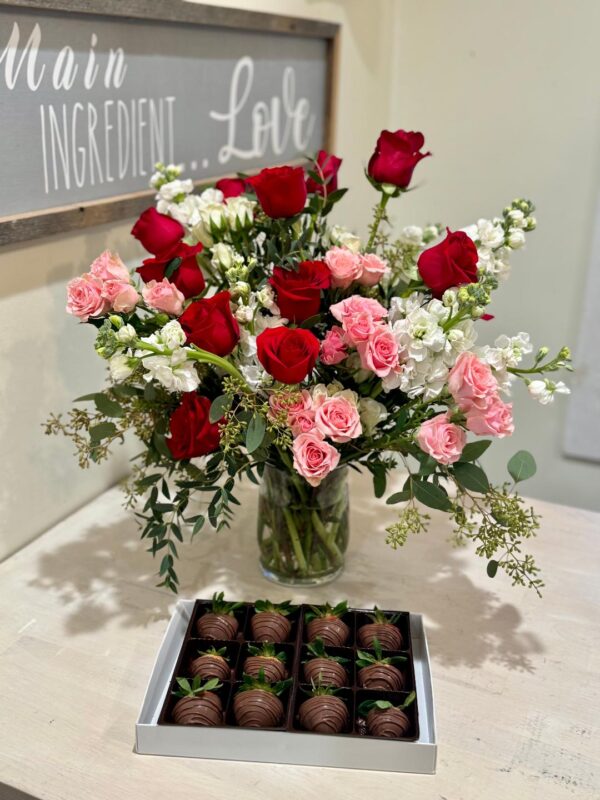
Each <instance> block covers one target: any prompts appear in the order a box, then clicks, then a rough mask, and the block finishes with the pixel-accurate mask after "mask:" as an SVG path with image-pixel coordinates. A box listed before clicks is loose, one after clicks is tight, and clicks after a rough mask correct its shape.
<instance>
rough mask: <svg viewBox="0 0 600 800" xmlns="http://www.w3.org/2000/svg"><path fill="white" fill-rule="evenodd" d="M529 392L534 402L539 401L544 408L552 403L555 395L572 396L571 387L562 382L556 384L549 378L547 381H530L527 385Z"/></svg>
mask: <svg viewBox="0 0 600 800" xmlns="http://www.w3.org/2000/svg"><path fill="white" fill-rule="evenodd" d="M527 391H528V392H529V394H530V395H531V397H533V399H534V400H537V401H538V403H541V404H542V405H543V406H546V405H548V403H552V402H553V401H554V395H555V394H571V390H570V389H569V387H568V386H567V385H566V384H564V383H563V382H562V381H558V382H557V383H554V381H551V380H548V379H547V378H546V379H545V380H535V381H530V382H529V383H528V384H527Z"/></svg>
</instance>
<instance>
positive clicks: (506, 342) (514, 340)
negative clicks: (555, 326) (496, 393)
mask: <svg viewBox="0 0 600 800" xmlns="http://www.w3.org/2000/svg"><path fill="white" fill-rule="evenodd" d="M532 350H533V346H532V344H531V340H530V338H529V334H528V333H524V332H521V333H518V334H517V335H516V336H506V334H502V335H501V336H498V338H497V339H496V341H495V342H494V347H490V346H489V345H485V346H484V347H481V348H480V349H479V351H478V352H477V355H478V356H479V358H481V359H483V361H486V362H487V363H488V364H489V365H490V367H491V368H492V369H493V370H494V373H495V374H494V377H495V378H496V380H497V381H498V386H499V388H500V389H501V390H502V391H503V392H505V393H508V392H510V385H511V383H512V382H513V380H514V377H513V375H511V373H510V372H508V369H509V367H513V368H514V367H517V366H518V365H519V364H520V363H521V361H522V360H523V356H525V355H527V354H528V353H531V351H532Z"/></svg>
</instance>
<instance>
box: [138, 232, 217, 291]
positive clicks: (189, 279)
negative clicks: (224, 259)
mask: <svg viewBox="0 0 600 800" xmlns="http://www.w3.org/2000/svg"><path fill="white" fill-rule="evenodd" d="M201 251H202V245H201V244H200V243H198V244H195V245H194V246H193V247H192V246H190V245H189V244H185V242H179V243H178V244H177V245H176V246H175V247H173V248H172V249H171V250H168V251H166V252H164V253H162V254H161V255H158V256H156V258H147V259H146V260H145V261H144V265H143V266H142V267H138V268H137V269H136V272H137V273H139V275H140V276H141V278H142V280H143V281H144V283H148V282H149V281H162V279H163V278H164V277H165V270H166V268H167V265H168V264H169V263H170V262H171V261H172V260H173V259H174V258H180V259H181V264H180V265H179V266H178V267H177V269H176V270H175V272H173V274H172V275H171V277H170V278H169V280H170V281H171V283H174V284H175V286H176V287H177V288H178V289H179V291H180V292H181V293H182V294H183V296H184V297H194V296H195V295H197V294H200V292H202V291H203V289H204V287H205V285H206V284H205V282H204V275H203V274H202V270H201V269H200V267H199V266H198V261H197V260H196V256H197V254H198V253H200V252H201Z"/></svg>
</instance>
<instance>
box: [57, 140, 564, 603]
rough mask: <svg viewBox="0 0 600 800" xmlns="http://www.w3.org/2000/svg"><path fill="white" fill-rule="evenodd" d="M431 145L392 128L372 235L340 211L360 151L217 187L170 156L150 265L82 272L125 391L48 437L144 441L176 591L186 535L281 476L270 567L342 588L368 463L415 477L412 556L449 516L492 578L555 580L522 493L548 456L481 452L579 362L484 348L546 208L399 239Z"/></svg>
mask: <svg viewBox="0 0 600 800" xmlns="http://www.w3.org/2000/svg"><path fill="white" fill-rule="evenodd" d="M423 145H424V139H423V136H422V134H420V133H412V132H405V131H401V130H400V131H396V132H391V131H383V132H382V133H381V135H380V137H379V139H378V142H377V145H376V148H375V151H374V153H373V155H372V156H371V158H370V160H369V163H368V168H367V170H366V177H367V180H368V181H369V183H370V184H371V186H372V188H373V190H374V191H375V192H376V193H377V195H378V200H377V202H376V204H375V208H374V213H373V218H372V222H371V224H370V227H369V235H368V240H367V241H361V240H360V239H359V238H358V236H356V235H354V234H353V233H351V232H349V231H348V230H346V229H344V228H342V227H340V226H338V225H334V226H331V225H330V224H329V222H328V220H329V214H330V212H331V211H332V209H333V208H334V206H335V205H336V204H337V203H338V202H339V201H340V200H341V199H342V197H343V195H344V194H345V192H346V189H342V188H338V170H339V168H340V164H341V160H340V159H339V158H336V157H335V156H333V155H330V154H327V153H325V152H324V151H321V152H319V153H318V155H317V157H316V158H315V159H314V161H313V162H312V163H310V164H309V165H308V166H283V167H276V168H273V169H263V170H262V171H261V172H260V173H259V174H257V175H254V176H247V175H239V176H238V177H235V178H229V179H224V180H221V181H218V182H217V183H216V185H215V186H214V187H211V188H208V189H205V190H204V191H203V192H202V193H201V194H199V195H198V194H194V192H193V188H194V187H193V184H192V181H191V180H184V179H182V178H181V176H180V172H181V171H180V169H179V168H177V167H175V166H173V165H169V166H165V165H163V164H159V165H157V168H156V170H157V171H156V173H155V174H154V175H153V177H152V181H151V184H152V186H153V187H154V188H155V189H156V191H157V195H156V207H152V208H149V209H148V210H146V211H145V212H144V213H143V214H142V215H141V217H140V218H139V219H138V221H137V222H136V223H135V225H134V227H133V230H132V234H133V236H134V237H136V239H138V240H139V241H140V242H141V244H142V245H143V247H144V248H145V249H146V250H147V251H148V254H149V255H148V258H146V259H145V260H144V261H143V263H142V264H141V265H140V266H139V267H137V269H136V270H135V273H134V274H130V272H129V270H128V269H127V268H126V267H125V266H124V264H123V262H122V261H121V259H120V258H119V256H118V255H116V254H113V253H110V252H104V253H102V254H101V255H100V256H99V257H98V258H97V259H96V260H95V261H94V262H93V264H92V265H91V267H90V270H89V272H87V273H86V274H84V275H82V276H81V277H78V278H75V279H74V280H72V281H71V282H70V283H69V285H68V303H67V311H68V312H69V313H70V314H72V315H74V316H75V317H77V318H78V319H79V320H80V321H81V322H84V323H87V324H89V325H93V326H95V328H96V329H97V335H96V340H95V350H96V353H97V354H98V355H99V356H100V357H101V358H103V359H106V362H107V366H108V383H107V385H106V386H105V387H104V388H103V389H102V390H101V391H98V392H95V393H93V394H90V395H86V396H85V397H80V398H78V399H77V401H76V402H77V403H87V404H88V405H87V406H85V407H81V406H79V405H78V406H77V407H76V408H75V409H73V410H71V411H70V412H69V414H68V417H67V418H66V419H65V418H63V417H62V416H60V415H59V416H56V415H53V416H51V417H50V418H49V420H48V421H47V423H46V430H47V432H48V433H58V432H63V433H65V434H66V435H67V436H69V437H70V438H71V439H72V440H73V442H74V444H75V446H76V449H77V452H78V455H79V462H80V464H81V466H82V467H87V466H88V464H89V463H90V461H93V462H100V461H102V460H104V459H105V458H107V456H108V455H109V452H110V449H111V446H112V445H113V444H114V443H115V442H121V441H123V438H124V435H125V433H126V432H127V431H128V430H132V431H133V432H134V433H135V435H136V436H137V438H138V439H139V440H140V442H141V443H142V445H143V449H142V452H141V453H140V455H139V456H138V457H137V459H135V460H134V464H135V466H134V469H133V474H132V476H131V479H130V481H129V484H128V490H127V491H128V503H130V504H131V505H132V506H134V507H135V513H136V516H137V518H138V520H139V522H140V525H141V528H142V532H141V534H142V537H143V538H144V539H145V540H146V541H147V542H148V543H149V545H150V546H149V550H150V552H151V553H152V554H153V555H157V554H160V556H161V559H160V568H159V572H160V584H159V585H162V586H166V587H168V588H169V589H172V590H173V591H176V589H177V583H178V580H177V574H176V571H175V559H176V558H177V556H178V552H179V546H180V543H181V542H183V541H184V540H185V539H186V538H187V537H190V538H192V539H193V538H194V536H196V535H197V534H198V533H199V532H200V531H201V530H203V529H206V528H209V527H212V528H213V529H216V530H220V529H221V528H223V527H226V526H228V524H229V521H230V519H231V517H232V514H233V509H234V506H235V505H239V502H238V500H237V498H236V495H235V486H236V482H237V481H240V480H243V479H246V480H249V481H251V482H253V483H257V484H259V483H261V489H260V501H259V513H258V517H259V519H258V540H259V550H260V563H261V566H262V569H263V571H264V573H265V575H266V576H268V577H270V578H273V579H275V580H278V581H280V582H283V583H290V584H294V583H300V584H311V583H318V582H321V581H325V580H330V579H331V578H332V577H334V576H335V575H336V574H337V573H338V572H339V571H340V570H341V569H342V567H343V561H344V551H345V549H346V546H347V542H348V491H347V480H346V477H347V471H348V469H349V468H351V469H355V470H358V471H365V470H366V471H368V472H370V473H371V475H372V477H373V485H374V492H375V495H376V497H382V496H383V495H385V494H386V485H387V481H388V478H389V477H390V475H392V474H394V473H396V472H397V471H399V468H400V469H402V470H403V471H405V473H406V475H407V477H406V480H405V482H404V485H403V487H402V489H401V490H400V491H396V492H394V493H393V494H391V496H388V498H387V503H390V504H401V506H400V512H399V518H398V519H397V521H396V522H394V524H392V525H390V526H389V527H388V528H387V541H388V542H389V544H390V545H391V546H392V547H393V548H396V547H398V546H400V545H403V544H404V543H405V541H406V538H407V536H408V534H409V533H417V532H419V531H421V530H423V529H424V528H426V527H427V523H428V520H429V515H428V514H427V512H426V509H427V508H433V509H439V510H442V511H445V512H447V514H448V515H449V516H450V517H451V518H452V520H453V523H454V532H455V537H456V540H457V541H458V542H463V541H467V540H468V541H471V542H472V543H473V544H474V546H475V548H476V552H477V554H478V555H480V556H483V557H484V558H485V559H486V561H487V572H488V574H489V575H490V576H491V577H493V576H494V575H495V574H496V572H497V570H498V569H501V570H504V571H505V572H506V573H507V574H508V576H509V577H510V578H511V579H512V582H513V583H514V584H521V585H528V586H530V587H532V588H533V589H534V590H536V591H537V592H539V591H540V587H541V586H542V585H543V584H542V581H541V579H540V577H539V574H538V567H537V566H536V564H535V562H534V560H533V559H532V557H531V556H529V555H525V554H523V553H522V551H521V547H522V542H523V540H524V539H527V538H529V537H531V536H533V535H534V534H535V532H536V529H537V528H538V527H539V521H538V517H537V515H536V514H535V513H534V511H533V509H531V508H527V507H526V506H525V504H524V502H523V500H522V499H521V498H520V497H519V495H518V494H516V493H515V486H516V484H517V483H518V482H520V481H522V480H524V479H525V478H527V477H529V476H531V475H532V474H533V473H534V472H535V462H534V460H533V458H532V456H531V455H530V454H528V453H526V452H524V451H521V452H519V453H517V454H516V455H515V456H514V457H513V458H512V459H511V460H510V461H509V464H508V472H509V474H510V477H511V479H512V480H511V481H510V482H506V483H504V484H502V485H500V486H493V485H491V484H490V482H489V481H488V478H487V477H486V474H485V472H484V470H483V468H482V466H481V465H480V463H479V460H480V458H481V456H482V455H483V453H484V452H485V451H486V449H487V448H488V447H489V445H490V444H491V441H492V439H493V438H496V437H504V436H509V435H510V434H512V432H513V417H512V406H511V404H510V403H508V402H506V399H505V398H506V397H507V396H508V395H509V394H510V388H511V383H512V382H513V381H514V380H515V379H521V380H524V381H525V382H526V383H527V385H528V387H529V391H530V394H531V395H532V396H533V397H534V398H536V399H537V400H538V401H540V402H541V403H547V402H549V401H550V400H552V399H553V396H554V395H555V394H556V393H560V392H567V391H568V390H567V389H566V387H565V386H564V384H563V383H562V382H554V381H552V380H550V379H549V378H548V377H546V375H547V374H548V373H553V372H555V371H557V370H559V369H561V368H566V369H570V356H569V351H568V349H567V348H563V349H562V350H561V351H560V352H559V353H558V355H557V356H556V357H553V358H550V357H549V356H548V349H547V348H545V347H542V348H540V349H539V350H537V352H536V353H535V354H533V349H532V345H531V343H530V341H529V337H528V335H527V334H525V333H519V334H517V335H516V336H512V337H510V336H501V337H499V338H498V339H496V341H495V343H494V344H483V345H479V346H478V345H477V337H478V332H479V330H480V329H484V328H485V324H486V323H485V320H486V319H489V315H488V314H487V313H486V307H487V306H488V305H489V304H490V302H491V298H492V292H493V291H494V290H495V289H496V288H497V287H498V285H499V283H500V281H502V280H504V279H505V278H506V277H507V275H508V272H509V268H510V267H509V262H510V257H511V255H512V252H513V250H516V249H519V248H521V247H522V246H523V244H524V242H525V236H526V234H527V233H528V232H529V231H532V230H533V229H534V228H535V219H534V217H533V216H532V213H533V210H534V209H533V205H532V204H531V203H530V202H529V201H527V200H522V199H518V200H515V201H513V202H512V203H511V205H509V206H507V207H506V208H505V209H504V210H503V211H502V214H501V215H500V216H499V217H496V218H493V219H480V220H479V221H478V222H477V223H476V224H475V225H471V226H469V227H467V228H465V229H463V230H457V231H451V230H449V229H444V228H443V227H441V226H440V225H428V226H427V227H425V228H420V227H414V226H411V227H407V228H404V229H403V230H402V231H401V232H400V236H399V237H398V238H393V237H392V235H391V233H390V226H389V219H388V204H389V203H390V201H391V200H393V199H396V198H399V197H400V196H401V195H403V194H404V193H405V192H406V191H407V190H408V187H409V185H410V182H411V179H412V175H413V171H414V169H415V167H416V165H417V164H418V163H419V161H421V160H422V159H423V158H426V157H427V156H429V155H430V153H425V152H423ZM484 332H485V331H484ZM530 354H532V355H531V358H530V360H529V361H528V363H527V365H523V364H522V361H523V359H524V357H525V356H528V355H530ZM260 479H262V482H261V480H260ZM198 498H202V499H203V500H204V503H203V504H202V505H200V504H198V503H197V502H194V501H195V500H197V499H198Z"/></svg>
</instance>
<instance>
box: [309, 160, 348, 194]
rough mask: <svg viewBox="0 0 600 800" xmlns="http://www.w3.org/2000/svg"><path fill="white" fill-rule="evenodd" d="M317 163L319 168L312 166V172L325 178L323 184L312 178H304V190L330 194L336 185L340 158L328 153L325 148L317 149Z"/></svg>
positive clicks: (340, 162)
mask: <svg viewBox="0 0 600 800" xmlns="http://www.w3.org/2000/svg"><path fill="white" fill-rule="evenodd" d="M317 164H318V165H319V167H320V170H319V169H317V168H316V167H314V169H313V172H316V173H317V174H319V172H320V173H321V177H323V178H324V179H325V186H323V185H322V184H320V183H317V182H316V181H314V180H313V179H312V178H310V177H309V178H307V179H306V190H307V192H310V193H312V194H314V193H316V194H325V191H326V192H327V194H331V192H335V190H336V189H337V187H338V181H337V174H338V171H339V168H340V167H341V165H342V159H341V158H338V157H337V156H334V155H333V154H332V153H328V152H327V151H326V150H319V152H318V154H317Z"/></svg>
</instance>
